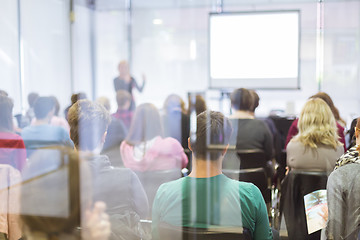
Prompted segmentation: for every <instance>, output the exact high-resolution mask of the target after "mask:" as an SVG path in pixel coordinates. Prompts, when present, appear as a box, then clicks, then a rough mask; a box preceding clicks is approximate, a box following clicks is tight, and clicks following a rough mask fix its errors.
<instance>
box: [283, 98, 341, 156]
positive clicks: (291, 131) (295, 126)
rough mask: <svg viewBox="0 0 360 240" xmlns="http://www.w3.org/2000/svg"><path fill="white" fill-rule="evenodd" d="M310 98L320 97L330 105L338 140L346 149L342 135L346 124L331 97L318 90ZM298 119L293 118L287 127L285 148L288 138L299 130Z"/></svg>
mask: <svg viewBox="0 0 360 240" xmlns="http://www.w3.org/2000/svg"><path fill="white" fill-rule="evenodd" d="M311 98H321V99H322V100H324V101H325V102H326V103H327V105H328V106H329V107H330V109H331V112H332V114H333V115H334V117H335V120H336V127H337V133H338V136H339V141H340V142H341V143H342V144H343V148H344V151H346V143H345V135H344V126H345V125H346V123H345V121H344V120H343V119H342V118H341V117H340V114H339V110H338V109H337V108H336V107H335V105H334V103H333V101H332V99H331V98H330V96H329V95H328V94H326V93H324V92H319V93H317V94H315V95H313V96H311V97H310V98H309V99H311ZM298 121H299V119H295V120H294V122H293V123H292V124H291V126H290V128H289V132H288V135H287V137H286V143H285V148H286V147H287V145H288V143H289V142H290V140H291V139H292V138H293V137H294V136H295V135H296V134H298V132H299V130H298Z"/></svg>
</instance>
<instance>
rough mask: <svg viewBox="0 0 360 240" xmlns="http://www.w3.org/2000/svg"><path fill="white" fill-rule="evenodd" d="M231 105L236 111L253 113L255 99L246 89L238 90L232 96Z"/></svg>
mask: <svg viewBox="0 0 360 240" xmlns="http://www.w3.org/2000/svg"><path fill="white" fill-rule="evenodd" d="M230 100H231V105H232V106H233V108H234V109H235V110H242V111H251V110H252V107H253V98H252V96H251V93H250V91H249V90H248V89H246V88H238V89H236V90H234V91H233V92H232V93H231V95H230Z"/></svg>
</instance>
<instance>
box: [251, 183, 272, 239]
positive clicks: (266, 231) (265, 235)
mask: <svg viewBox="0 0 360 240" xmlns="http://www.w3.org/2000/svg"><path fill="white" fill-rule="evenodd" d="M252 193H253V194H252V195H253V200H254V204H255V211H256V212H255V230H254V234H253V239H254V240H257V239H259V240H260V239H261V240H264V239H273V235H272V231H271V228H270V225H269V218H268V214H267V209H266V205H265V201H264V198H263V197H262V195H261V192H260V190H259V188H258V187H256V186H255V185H252Z"/></svg>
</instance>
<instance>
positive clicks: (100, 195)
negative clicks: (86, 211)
mask: <svg viewBox="0 0 360 240" xmlns="http://www.w3.org/2000/svg"><path fill="white" fill-rule="evenodd" d="M68 117H69V124H70V135H71V139H72V140H73V141H74V145H75V148H76V149H77V150H78V151H79V154H80V156H81V157H82V158H83V159H84V160H85V162H86V164H87V165H88V166H89V167H90V170H91V173H92V180H93V186H92V187H93V200H94V201H103V202H105V203H106V207H107V210H106V212H107V213H108V214H109V216H110V222H111V236H110V239H111V240H117V239H126V240H132V239H141V238H144V234H145V233H144V232H143V230H142V227H141V225H140V219H146V218H147V215H148V212H149V205H148V201H147V197H146V194H145V191H144V189H143V187H142V185H141V183H140V181H139V179H138V177H137V176H136V174H135V173H134V172H133V171H131V170H130V169H126V168H114V167H112V166H111V163H110V161H109V158H108V157H107V156H106V155H100V152H101V150H102V148H103V145H104V141H105V138H106V131H107V128H108V125H109V123H110V115H109V112H108V111H107V110H106V109H105V108H104V107H103V106H102V105H100V104H99V103H95V102H92V101H89V100H79V101H77V102H76V103H75V104H74V105H73V106H72V107H71V108H70V109H69V114H68Z"/></svg>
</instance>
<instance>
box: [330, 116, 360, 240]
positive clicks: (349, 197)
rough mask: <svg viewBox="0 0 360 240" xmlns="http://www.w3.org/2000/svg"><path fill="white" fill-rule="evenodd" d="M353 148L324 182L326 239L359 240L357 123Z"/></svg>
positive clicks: (359, 135)
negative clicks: (325, 193)
mask: <svg viewBox="0 0 360 240" xmlns="http://www.w3.org/2000/svg"><path fill="white" fill-rule="evenodd" d="M355 137H356V146H354V147H352V148H350V149H349V150H348V151H347V152H346V153H345V154H344V155H342V156H341V157H340V158H339V159H338V161H337V162H336V167H335V170H334V171H333V172H332V173H331V174H330V176H329V179H328V182H327V194H328V196H327V199H328V207H329V215H328V217H329V218H328V222H327V227H326V235H327V239H360V156H359V151H360V120H359V119H358V120H357V124H356V128H355Z"/></svg>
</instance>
